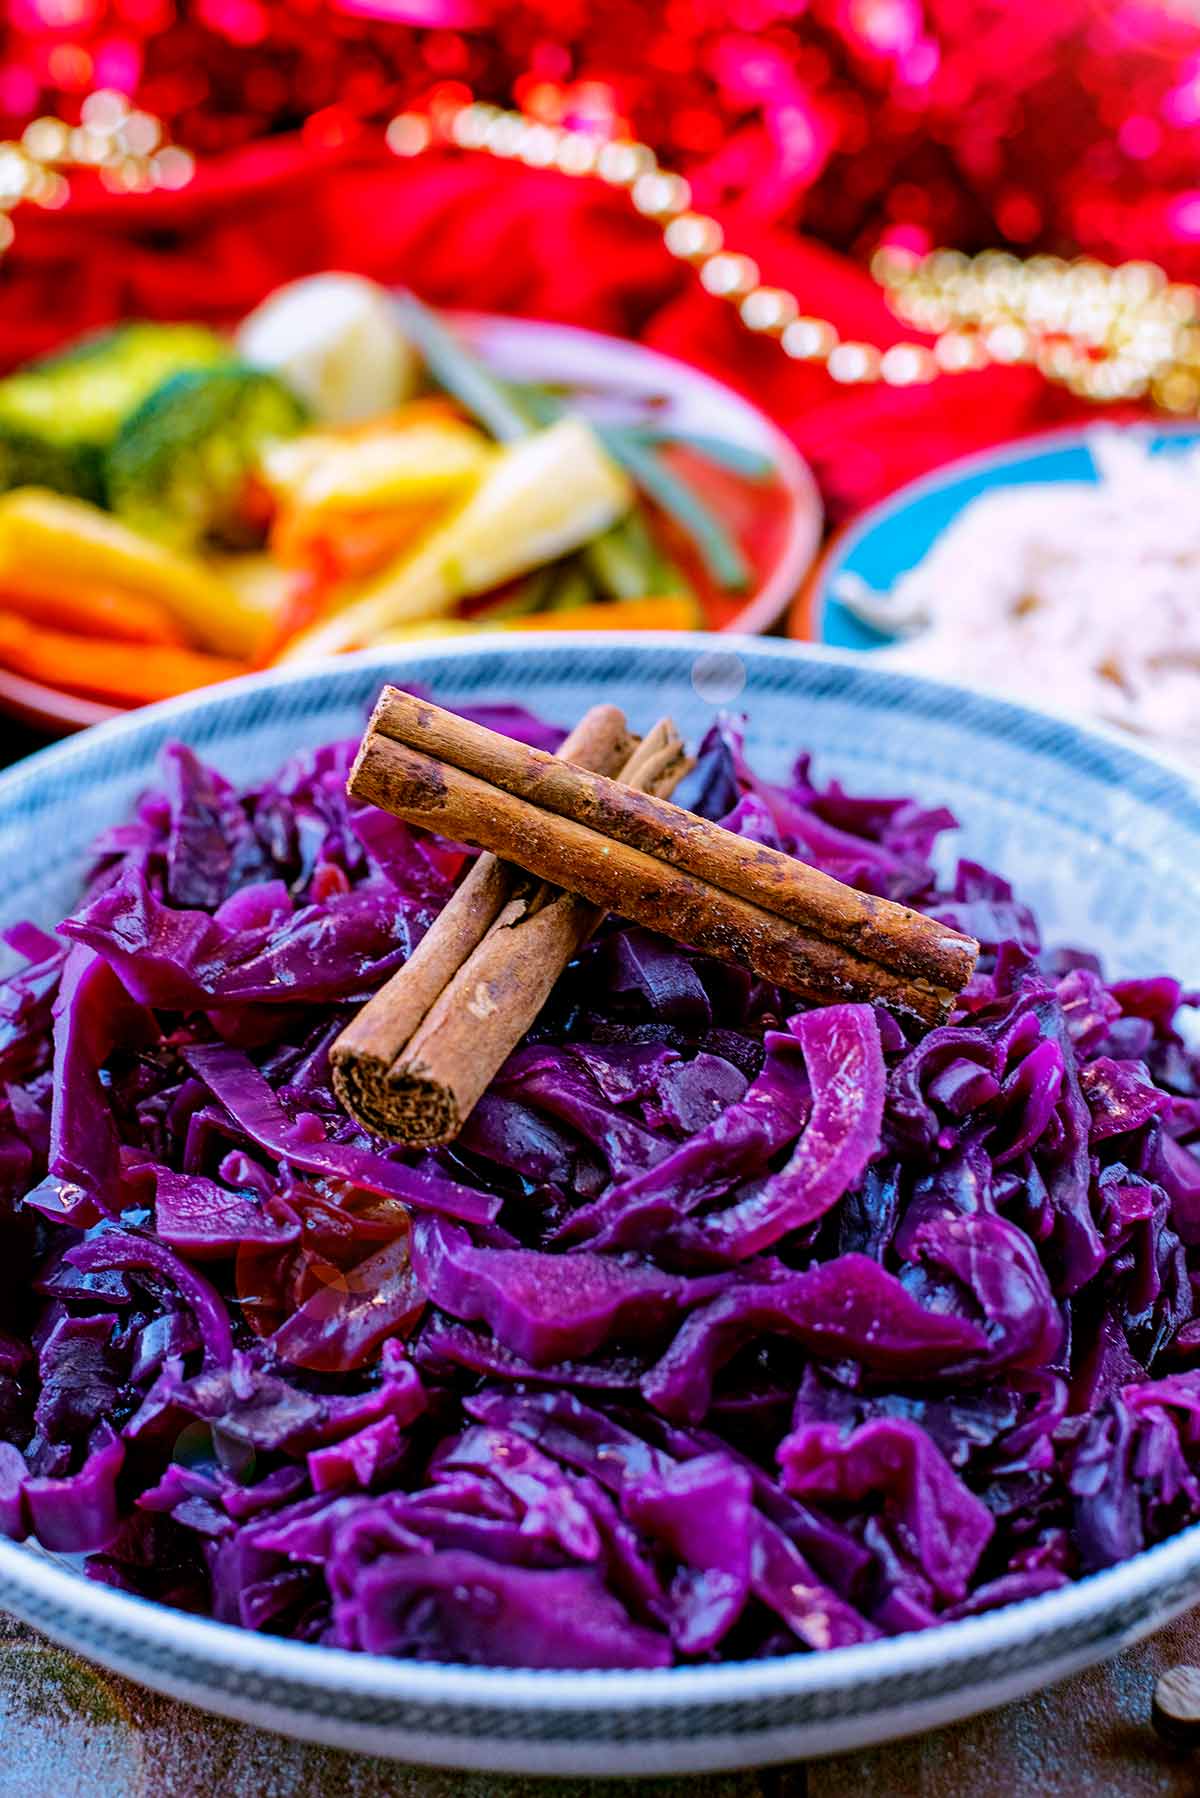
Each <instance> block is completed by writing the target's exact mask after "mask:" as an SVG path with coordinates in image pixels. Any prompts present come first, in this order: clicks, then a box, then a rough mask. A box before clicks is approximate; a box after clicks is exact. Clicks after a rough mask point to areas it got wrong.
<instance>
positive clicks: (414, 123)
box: [163, 112, 433, 156]
mask: <svg viewBox="0 0 1200 1798" xmlns="http://www.w3.org/2000/svg"><path fill="white" fill-rule="evenodd" d="M384 138H385V141H386V143H387V147H388V149H389V150H390V151H391V152H392V155H393V156H420V154H421V152H422V151H423V150H427V149H428V148H429V146H430V144H431V143H432V142H433V128H432V127H431V125H430V123H429V120H428V119H426V118H422V117H421V115H420V113H416V112H401V113H397V115H396V117H395V118H394V119H392V120H391V121H390V122H389V124H388V128H387V130H386V132H385V133H384ZM163 154H165V152H163Z"/></svg>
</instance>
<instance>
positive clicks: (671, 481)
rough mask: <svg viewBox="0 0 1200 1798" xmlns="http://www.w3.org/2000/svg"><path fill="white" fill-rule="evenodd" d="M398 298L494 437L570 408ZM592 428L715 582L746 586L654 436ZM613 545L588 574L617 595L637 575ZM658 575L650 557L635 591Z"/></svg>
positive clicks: (719, 531)
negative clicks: (495, 368) (499, 373)
mask: <svg viewBox="0 0 1200 1798" xmlns="http://www.w3.org/2000/svg"><path fill="white" fill-rule="evenodd" d="M398 304H399V306H400V315H401V318H402V319H403V321H404V327H405V329H406V330H407V331H408V333H409V335H410V337H411V338H412V341H413V342H414V343H415V344H416V346H417V348H418V349H419V350H420V352H421V355H422V356H423V357H424V359H425V365H426V367H427V368H428V370H429V373H430V374H431V375H432V376H433V378H434V380H435V381H436V382H437V383H438V385H439V386H440V387H444V388H445V390H446V392H447V393H450V394H452V395H453V396H454V398H455V399H456V400H458V401H459V403H460V404H461V405H463V406H465V407H466V409H467V411H468V412H470V413H471V414H472V416H473V417H474V418H476V419H478V420H479V422H480V424H482V425H483V426H484V428H485V429H486V430H488V431H490V432H491V434H492V436H493V437H497V438H499V439H500V440H501V442H510V441H512V440H514V439H516V438H519V437H525V436H528V434H529V432H530V430H531V429H532V428H533V427H534V426H535V425H550V424H554V423H555V421H556V420H558V419H560V418H562V417H564V416H565V415H566V413H567V412H568V411H569V407H568V406H567V404H566V403H565V402H564V401H563V400H562V399H560V398H559V397H558V396H557V395H556V394H553V393H551V392H550V391H549V390H548V389H546V388H544V387H534V386H522V387H514V386H512V385H510V384H509V383H507V382H505V381H501V380H499V379H497V377H496V376H495V375H493V374H492V372H491V370H490V369H488V368H486V367H485V366H484V364H483V363H482V362H480V360H479V359H478V357H476V356H474V355H472V353H471V352H470V350H468V349H466V348H465V347H464V346H463V344H461V343H460V342H459V340H458V338H457V337H455V335H454V333H453V331H450V330H448V329H447V328H446V326H445V325H444V324H443V323H442V321H441V319H440V318H439V317H438V315H437V313H436V312H434V311H433V309H432V308H431V307H429V306H426V305H425V304H424V303H423V302H422V301H421V300H419V299H417V297H416V295H415V294H411V293H405V294H402V295H401V296H400V299H399V301H398ZM594 429H595V432H596V435H597V436H598V437H599V439H600V441H601V442H602V443H603V445H604V447H605V448H606V449H607V451H608V453H609V455H610V456H612V457H613V459H614V460H615V461H617V462H619V463H620V464H621V466H622V467H623V468H624V469H625V471H626V473H627V474H631V475H632V476H633V478H634V480H635V481H636V482H637V484H638V486H639V487H640V488H641V489H642V491H643V492H644V493H645V494H647V495H648V496H649V497H650V498H651V499H652V500H654V502H655V504H656V505H658V506H659V507H660V508H661V510H662V511H664V512H665V513H666V514H667V515H668V517H670V518H673V519H674V520H675V523H676V524H677V525H678V526H679V527H680V529H681V530H683V531H685V532H686V533H687V535H688V536H689V537H690V538H691V540H692V542H693V543H694V544H695V546H696V552H697V554H698V555H699V557H700V559H701V561H702V562H703V564H704V567H705V569H706V571H707V572H708V574H709V576H710V577H711V579H712V580H713V581H714V582H715V584H716V585H717V586H718V587H720V588H722V589H724V590H725V591H726V592H741V591H742V590H743V589H744V588H746V587H748V586H749V585H750V579H751V571H750V567H749V565H748V564H747V562H746V558H745V557H744V556H743V554H742V552H741V550H740V548H739V547H738V545H737V543H736V542H735V541H734V539H733V537H732V536H731V535H730V534H729V532H728V531H727V530H726V529H725V526H724V524H723V523H722V522H721V520H720V518H719V517H718V516H717V514H716V513H715V512H713V511H710V509H709V508H708V507H707V506H706V505H705V503H704V501H703V500H702V499H701V498H700V496H699V495H698V494H697V493H696V492H695V491H694V490H693V489H692V487H691V486H690V485H689V484H688V483H687V482H686V481H685V480H683V479H682V477H681V476H680V475H678V474H676V473H675V471H674V470H673V469H671V468H668V466H667V464H666V463H665V462H664V461H663V459H662V457H661V456H660V455H659V454H658V452H657V450H656V449H655V447H654V445H653V443H652V442H648V441H646V438H645V434H644V433H640V432H639V431H637V430H636V429H635V428H633V427H630V426H621V425H603V424H597V425H595V426H594ZM617 547H618V548H619V550H620V551H621V552H623V554H624V556H625V565H624V566H623V567H622V568H621V570H620V572H619V573H618V571H617V567H616V561H615V552H614V554H613V555H611V556H610V558H609V560H610V566H609V567H608V568H607V569H606V568H605V564H604V557H605V554H606V552H605V551H602V552H601V562H600V564H599V565H598V566H597V565H595V564H594V563H593V565H592V573H593V575H594V576H595V578H596V579H597V580H599V581H600V582H601V584H602V585H604V586H605V587H606V588H608V590H609V591H610V592H611V593H612V594H613V596H614V598H620V597H623V596H626V594H625V593H624V592H622V591H621V590H618V588H617V586H616V584H615V583H616V581H617V580H618V579H620V580H621V581H622V582H623V583H625V587H626V589H627V587H628V584H629V583H630V582H632V581H634V578H635V577H634V571H633V568H632V564H631V562H630V560H629V559H630V558H632V556H633V555H634V554H635V553H636V552H635V551H634V549H633V547H632V545H631V544H630V542H629V541H628V540H626V541H625V542H624V543H623V544H620V545H619V546H617ZM611 548H612V546H610V549H611ZM655 578H656V575H655V571H654V570H653V569H652V568H651V567H650V566H649V564H647V565H646V566H645V567H644V568H643V571H642V575H641V578H640V579H637V580H636V586H637V593H638V594H639V595H641V594H646V593H650V592H653V591H654V590H655V585H654V583H655Z"/></svg>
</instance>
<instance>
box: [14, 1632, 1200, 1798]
mask: <svg viewBox="0 0 1200 1798" xmlns="http://www.w3.org/2000/svg"><path fill="white" fill-rule="evenodd" d="M1185 1660H1192V1661H1196V1660H1200V1612H1193V1613H1192V1614H1191V1615H1190V1616H1189V1617H1187V1618H1184V1619H1183V1620H1182V1621H1181V1622H1178V1623H1176V1624H1173V1625H1172V1626H1171V1627H1170V1628H1169V1629H1166V1630H1164V1631H1163V1632H1162V1633H1161V1635H1158V1636H1155V1637H1154V1638H1153V1639H1152V1640H1151V1641H1149V1642H1146V1643H1143V1644H1141V1645H1140V1646H1139V1647H1137V1648H1133V1649H1129V1650H1128V1651H1127V1652H1126V1653H1125V1654H1123V1655H1120V1656H1119V1657H1118V1658H1117V1659H1116V1660H1114V1661H1111V1662H1109V1664H1108V1665H1107V1666H1105V1667H1099V1668H1096V1669H1094V1670H1093V1671H1092V1672H1089V1673H1083V1674H1080V1675H1078V1676H1077V1677H1076V1678H1075V1679H1071V1680H1067V1681H1065V1682H1064V1683H1063V1684H1062V1685H1060V1686H1056V1687H1055V1688H1053V1690H1051V1691H1049V1692H1044V1693H1042V1694H1040V1695H1039V1696H1037V1697H1034V1698H1027V1699H1025V1700H1024V1702H1023V1703H1020V1704H1012V1705H1009V1706H1008V1707H1007V1708H1006V1709H1004V1710H1001V1711H993V1712H992V1713H991V1714H990V1715H988V1716H984V1717H977V1718H974V1719H973V1720H972V1721H970V1722H967V1723H960V1724H956V1725H955V1726H954V1727H952V1728H949V1729H939V1730H935V1731H934V1732H932V1733H931V1734H929V1735H924V1736H918V1737H916V1738H915V1739H914V1740H912V1741H909V1742H897V1743H894V1744H892V1745H891V1746H888V1747H883V1748H873V1749H869V1750H867V1751H865V1752H863V1753H861V1754H843V1755H838V1756H836V1757H835V1758H834V1759H832V1760H824V1761H813V1762H811V1763H809V1764H808V1765H807V1766H794V1767H780V1768H772V1769H770V1770H766V1771H763V1772H753V1771H750V1772H745V1773H724V1774H715V1775H713V1777H712V1778H709V1779H703V1778H698V1779H690V1780H689V1779H678V1780H676V1779H652V1780H646V1781H641V1782H639V1783H637V1784H629V1783H627V1782H624V1781H621V1780H608V1779H590V1780H540V1779H509V1778H502V1777H500V1776H499V1775H496V1774H492V1773H453V1772H436V1771H429V1770H427V1769H424V1768H417V1767H404V1766H399V1765H397V1764H395V1763H394V1762H390V1761H381V1760H375V1759H373V1758H370V1757H368V1756H366V1755H356V1754H343V1753H340V1752H338V1751H336V1750H334V1749H328V1748H312V1747H305V1746H304V1745H302V1744H301V1743H298V1742H289V1741H286V1740H284V1739H283V1738H282V1737H280V1736H275V1735H268V1734H267V1733H266V1732H265V1731H263V1730H257V1729H252V1728H250V1727H248V1726H246V1725H244V1724H238V1723H225V1722H222V1721H221V1720H220V1719H218V1718H214V1717H207V1716H205V1715H204V1714H203V1713H202V1712H200V1711H197V1710H193V1709H192V1708H191V1707H190V1706H189V1705H184V1704H175V1703H173V1702H171V1701H170V1700H168V1699H165V1698H157V1697H155V1696H154V1695H153V1694H152V1693H150V1692H145V1691H142V1690H141V1689H140V1688H139V1687H137V1686H133V1685H130V1684H129V1683H128V1682H127V1681H125V1680H121V1679H115V1678H113V1677H112V1676H111V1675H109V1674H106V1673H101V1672H99V1671H98V1670H97V1669H95V1668H93V1667H91V1666H89V1665H87V1664H86V1663H84V1662H83V1661H80V1660H78V1659H76V1658H75V1657H74V1656H73V1655H69V1654H65V1653H63V1652H62V1650H60V1649H58V1648H55V1647H53V1646H52V1645H51V1644H50V1643H48V1642H46V1641H44V1640H43V1639H42V1638H40V1637H38V1636H35V1635H33V1634H32V1633H31V1632H30V1631H28V1630H25V1629H23V1628H22V1627H21V1626H20V1625H18V1624H15V1623H12V1622H7V1623H6V1622H5V1621H4V1620H3V1618H0V1798H635V1795H636V1798H857V1795H858V1794H870V1795H871V1798H1195V1795H1196V1794H1197V1793H1200V1754H1196V1755H1194V1756H1192V1755H1186V1754H1182V1753H1178V1752H1176V1751H1175V1750H1173V1749H1171V1748H1168V1747H1167V1746H1166V1745H1165V1744H1164V1743H1161V1742H1160V1741H1159V1740H1158V1738H1157V1737H1156V1736H1155V1735H1154V1733H1153V1731H1152V1730H1151V1728H1150V1722H1149V1717H1150V1699H1151V1694H1152V1692H1153V1689H1154V1682H1155V1680H1156V1678H1157V1677H1158V1675H1159V1673H1160V1672H1161V1671H1162V1670H1163V1669H1164V1668H1165V1667H1169V1666H1171V1665H1173V1664H1174V1663H1176V1662H1179V1661H1185Z"/></svg>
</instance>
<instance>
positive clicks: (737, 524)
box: [0, 312, 822, 736]
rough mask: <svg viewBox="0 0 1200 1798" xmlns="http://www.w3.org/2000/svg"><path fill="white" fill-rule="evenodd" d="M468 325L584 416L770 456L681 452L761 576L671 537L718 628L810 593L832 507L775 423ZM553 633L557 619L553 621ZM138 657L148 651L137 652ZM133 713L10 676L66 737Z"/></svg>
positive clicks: (630, 363)
mask: <svg viewBox="0 0 1200 1798" xmlns="http://www.w3.org/2000/svg"><path fill="white" fill-rule="evenodd" d="M455 325H456V328H457V329H458V330H459V331H460V332H461V334H462V335H463V336H464V337H465V338H466V339H467V340H468V341H469V342H470V343H472V344H473V345H474V347H475V348H476V349H477V350H478V351H479V352H480V353H481V354H482V355H483V357H484V358H485V359H486V361H487V362H488V363H489V364H490V366H491V367H492V368H494V369H495V370H496V372H497V373H498V374H502V375H504V376H505V377H506V378H508V379H510V380H515V381H530V382H536V383H538V384H539V385H543V386H569V387H571V388H572V390H574V391H575V392H576V393H577V394H578V396H579V403H580V405H581V407H582V409H583V410H585V411H586V412H588V413H589V414H590V415H591V416H593V417H595V418H598V419H606V420H610V421H616V420H622V421H631V420H639V421H640V420H644V421H645V422H647V423H656V424H668V425H669V426H670V427H671V428H672V429H675V430H679V431H681V432H685V433H687V434H689V435H697V436H709V437H720V438H723V439H724V440H725V441H726V442H729V443H732V444H735V445H737V446H738V447H739V448H742V449H745V450H748V451H751V452H753V453H754V454H755V455H757V456H760V457H764V458H766V459H767V460H768V461H769V462H770V463H771V465H772V468H773V471H774V472H773V474H772V475H771V477H770V478H769V479H767V480H762V481H758V480H748V479H747V478H746V477H745V476H743V475H740V474H732V473H730V471H729V470H727V469H725V468H723V467H718V466H717V465H716V464H715V463H713V462H711V461H708V460H707V459H706V458H703V457H701V456H698V455H696V454H695V453H694V452H692V451H691V450H690V449H683V448H679V449H672V450H671V451H670V452H669V453H670V455H671V457H672V459H673V460H675V461H676V463H677V466H678V467H679V469H680V472H681V473H686V474H687V476H688V479H689V480H690V481H691V482H692V484H693V485H694V486H695V487H696V488H697V489H698V490H699V491H700V493H701V494H702V497H703V498H704V499H706V500H707V501H708V502H709V504H710V505H712V506H714V507H716V508H719V510H720V512H721V515H722V517H723V518H724V519H725V522H726V525H727V527H728V528H729V529H730V531H731V532H732V534H733V535H734V536H735V537H736V538H737V540H738V542H739V543H740V545H741V547H742V550H743V553H744V554H745V556H746V559H747V561H748V562H749V563H750V565H751V567H752V569H753V571H754V581H753V584H752V587H751V590H750V591H749V593H746V594H737V595H729V594H725V593H720V592H718V591H717V590H716V589H715V588H714V587H713V586H712V585H711V583H710V582H708V581H707V580H706V579H705V576H704V573H703V571H702V570H701V569H700V568H699V567H698V566H697V564H696V561H695V557H694V554H693V553H692V551H691V547H690V545H688V544H686V543H685V542H680V541H677V540H676V538H675V536H674V534H673V533H672V530H671V527H670V525H669V523H667V522H665V521H664V522H663V523H662V530H663V534H664V536H665V537H666V539H667V541H668V545H669V547H670V548H671V549H672V551H673V553H674V555H675V557H676V560H677V561H678V562H679V563H680V565H681V566H682V567H683V568H684V570H685V572H686V573H687V574H688V576H689V579H690V580H691V581H692V583H693V585H694V587H695V589H696V592H697V594H698V596H699V599H700V604H701V607H702V609H703V611H704V614H705V619H704V621H705V623H706V624H707V626H708V628H709V629H710V630H725V631H746V632H751V633H758V632H762V631H767V630H770V629H771V628H772V626H774V625H775V624H777V623H778V622H779V620H780V619H781V617H782V616H783V614H784V612H785V611H786V609H787V607H788V604H789V602H790V601H791V600H792V598H793V596H794V595H795V593H796V592H797V590H798V588H799V587H800V584H801V582H802V581H803V579H804V576H805V574H806V573H807V571H808V569H809V567H810V565H811V563H812V561H813V558H814V556H815V554H816V551H817V548H818V545H819V543H820V541H821V523H822V513H821V501H820V497H819V495H818V493H817V488H816V483H815V481H814V480H813V477H812V474H811V473H810V471H809V468H808V465H807V464H806V463H805V462H804V460H803V459H802V457H801V456H800V455H799V454H798V453H797V451H796V450H795V448H794V447H793V445H792V444H791V443H790V442H789V440H788V439H787V438H786V437H785V436H784V435H783V433H782V432H781V431H779V430H778V429H777V427H776V426H775V425H774V424H772V422H771V420H770V419H769V418H767V417H766V416H765V414H764V413H762V412H760V411H759V409H758V408H757V407H756V406H754V405H752V404H751V403H750V401H749V400H747V399H744V398H743V397H742V396H741V395H740V394H737V393H735V392H734V391H733V390H732V388H729V387H726V386H724V385H723V384H722V383H721V382H720V381H716V380H713V378H712V377H711V376H710V375H706V374H702V373H701V372H700V371H699V370H698V369H694V368H691V367H689V365H688V364H687V363H684V362H678V361H676V360H675V359H674V357H671V356H664V355H662V354H661V353H660V352H659V351H657V350H648V349H646V348H644V347H643V346H642V345H641V344H637V343H629V342H626V341H625V340H624V339H622V338H617V337H608V336H605V335H602V334H601V333H599V332H596V331H582V330H578V329H577V328H575V327H574V326H571V325H559V324H548V323H544V322H542V321H540V320H537V319H523V318H502V317H498V316H496V315H493V314H488V313H467V312H464V313H459V314H457V315H456V316H455ZM547 628H548V629H551V628H553V620H551V619H548V620H547ZM131 653H136V650H135V648H133V647H131ZM124 709H126V708H122V707H117V706H112V705H106V704H103V703H102V702H100V701H98V700H94V699H84V698H81V697H79V696H78V695H76V694H73V693H69V692H67V691H65V690H64V689H61V688H58V687H51V686H44V685H42V684H41V683H40V682H38V681H31V680H26V679H24V678H23V677H22V676H20V675H16V674H10V673H9V672H8V671H7V670H5V669H2V668H0V710H3V711H5V712H8V713H9V714H10V715H11V716H13V717H16V718H20V719H21V720H23V721H24V722H25V723H27V724H32V725H34V726H36V727H37V728H38V729H40V730H44V731H48V732H50V733H51V734H53V735H55V736H63V735H65V734H66V733H67V732H68V731H74V730H82V729H84V728H85V727H86V726H88V725H89V724H99V723H101V722H102V721H103V720H104V719H106V718H114V717H116V716H117V715H118V712H119V711H121V710H124Z"/></svg>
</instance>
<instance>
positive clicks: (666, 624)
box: [504, 593, 697, 631]
mask: <svg viewBox="0 0 1200 1798" xmlns="http://www.w3.org/2000/svg"><path fill="white" fill-rule="evenodd" d="M696 624H697V616H696V602H695V600H694V599H689V598H688V597H687V595H686V594H682V593H664V594H660V595H652V596H650V597H648V598H646V599H615V600H610V601H607V602H603V601H602V602H601V603H600V604H599V605H594V606H572V608H571V610H570V611H569V612H535V613H533V615H532V617H529V618H509V619H507V620H506V621H505V624H504V629H505V630H509V631H690V630H695V628H696Z"/></svg>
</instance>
